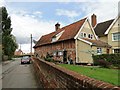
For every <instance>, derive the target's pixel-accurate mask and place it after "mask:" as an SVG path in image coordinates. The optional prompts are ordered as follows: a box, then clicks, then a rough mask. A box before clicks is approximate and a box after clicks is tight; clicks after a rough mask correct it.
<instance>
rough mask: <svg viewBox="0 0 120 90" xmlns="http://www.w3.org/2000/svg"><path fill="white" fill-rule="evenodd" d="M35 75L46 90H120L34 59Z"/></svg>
mask: <svg viewBox="0 0 120 90" xmlns="http://www.w3.org/2000/svg"><path fill="white" fill-rule="evenodd" d="M32 60H33V66H34V69H35V74H36V76H37V78H38V81H39V82H42V85H43V86H44V88H80V89H83V88H89V89H88V90H96V89H97V90H120V88H118V87H116V86H114V85H111V84H109V83H105V82H102V81H98V80H95V79H92V78H89V77H87V76H84V75H80V74H78V73H76V72H73V71H70V70H67V69H65V68H63V67H60V66H58V65H56V64H54V63H50V62H46V61H44V60H39V59H35V58H34V59H32Z"/></svg>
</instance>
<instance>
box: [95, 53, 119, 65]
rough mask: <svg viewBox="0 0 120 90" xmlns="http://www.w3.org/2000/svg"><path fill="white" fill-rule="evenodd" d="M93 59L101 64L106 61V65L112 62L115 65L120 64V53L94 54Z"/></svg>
mask: <svg viewBox="0 0 120 90" xmlns="http://www.w3.org/2000/svg"><path fill="white" fill-rule="evenodd" d="M93 60H94V64H95V65H101V64H102V63H101V60H102V62H103V61H104V62H105V63H106V65H108V64H112V65H115V66H119V65H120V54H102V55H93Z"/></svg>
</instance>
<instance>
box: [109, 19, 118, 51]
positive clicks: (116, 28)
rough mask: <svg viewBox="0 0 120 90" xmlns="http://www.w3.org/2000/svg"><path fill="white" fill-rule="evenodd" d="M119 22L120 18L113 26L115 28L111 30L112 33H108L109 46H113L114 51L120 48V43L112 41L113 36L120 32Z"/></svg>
mask: <svg viewBox="0 0 120 90" xmlns="http://www.w3.org/2000/svg"><path fill="white" fill-rule="evenodd" d="M119 20H120V18H119V19H118V20H117V21H116V23H115V24H114V25H113V27H112V28H111V29H110V31H109V33H108V44H110V45H111V46H112V50H113V49H115V48H120V44H119V43H120V41H113V40H112V34H113V33H117V32H120V31H119V30H120V26H119V27H118V21H119ZM111 52H112V51H111ZM112 53H113V52H112Z"/></svg>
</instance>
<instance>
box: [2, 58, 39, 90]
mask: <svg viewBox="0 0 120 90" xmlns="http://www.w3.org/2000/svg"><path fill="white" fill-rule="evenodd" d="M2 64H3V65H2ZM2 64H1V67H2V70H0V71H2V72H1V73H0V89H2V88H3V89H4V88H38V85H37V82H36V80H35V76H34V74H33V71H32V69H31V68H32V64H23V65H21V63H20V59H15V60H12V61H5V62H3V63H2ZM0 69H1V68H0Z"/></svg>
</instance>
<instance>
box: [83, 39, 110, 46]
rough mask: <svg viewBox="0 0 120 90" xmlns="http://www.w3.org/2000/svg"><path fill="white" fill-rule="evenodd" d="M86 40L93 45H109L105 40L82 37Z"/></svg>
mask: <svg viewBox="0 0 120 90" xmlns="http://www.w3.org/2000/svg"><path fill="white" fill-rule="evenodd" d="M82 39H84V40H86V41H88V42H91V43H92V44H93V45H95V46H98V47H109V48H110V47H111V46H110V45H109V44H108V43H106V42H103V41H101V40H91V39H88V38H82Z"/></svg>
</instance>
